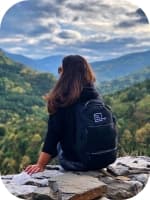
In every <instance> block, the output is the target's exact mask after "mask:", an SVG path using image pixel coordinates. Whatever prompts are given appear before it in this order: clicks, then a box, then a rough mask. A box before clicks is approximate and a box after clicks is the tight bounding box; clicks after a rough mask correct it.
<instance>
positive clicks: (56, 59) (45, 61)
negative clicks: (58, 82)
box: [5, 52, 63, 76]
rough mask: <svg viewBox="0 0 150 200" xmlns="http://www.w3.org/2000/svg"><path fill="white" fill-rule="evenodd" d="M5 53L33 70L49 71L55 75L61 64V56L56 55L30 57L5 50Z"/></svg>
mask: <svg viewBox="0 0 150 200" xmlns="http://www.w3.org/2000/svg"><path fill="white" fill-rule="evenodd" d="M5 53H6V55H7V56H8V57H9V58H11V59H13V60H15V61H16V62H20V63H23V64H24V65H27V66H29V67H31V68H32V69H34V70H38V71H40V72H49V73H52V74H54V75H55V76H57V70H58V67H59V66H60V65H61V62H62V58H63V56H61V55H56V56H49V57H45V58H41V59H32V58H28V57H26V56H22V55H19V54H12V53H8V52H5Z"/></svg>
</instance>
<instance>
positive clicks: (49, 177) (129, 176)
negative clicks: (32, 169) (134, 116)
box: [1, 156, 150, 200]
mask: <svg viewBox="0 0 150 200" xmlns="http://www.w3.org/2000/svg"><path fill="white" fill-rule="evenodd" d="M149 174H150V157H145V156H138V157H129V156H128V157H120V158H118V159H117V160H116V162H115V163H113V164H112V165H110V166H109V167H108V168H107V169H102V170H97V171H88V172H66V171H64V170H63V169H62V168H61V167H60V166H52V165H48V166H47V167H46V170H45V171H44V172H40V173H36V174H33V175H32V176H31V178H30V179H28V180H27V181H26V182H25V183H24V184H22V185H17V184H14V182H13V181H12V180H13V177H14V175H6V176H2V177H1V178H2V181H3V183H4V184H5V186H6V188H7V189H8V190H9V191H10V192H11V193H12V194H14V195H15V196H17V197H20V198H22V199H27V200H94V199H95V200H96V199H97V200H121V199H128V198H131V197H133V196H135V195H136V194H137V193H139V192H140V191H141V190H142V189H143V188H144V186H145V185H146V183H147V181H148V178H149Z"/></svg>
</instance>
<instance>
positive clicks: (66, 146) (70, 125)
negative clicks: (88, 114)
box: [42, 85, 101, 161]
mask: <svg viewBox="0 0 150 200" xmlns="http://www.w3.org/2000/svg"><path fill="white" fill-rule="evenodd" d="M91 99H101V97H100V95H99V94H98V92H97V91H96V89H95V87H94V86H93V85H89V86H88V87H85V88H83V91H82V92H81V95H80V98H79V101H80V102H87V101H88V100H91ZM75 104H76V103H74V104H72V105H71V106H68V107H65V108H60V109H58V110H57V112H56V113H55V114H52V115H49V119H48V130H47V135H46V138H45V142H44V145H43V149H42V151H43V152H46V153H48V154H50V155H51V156H52V158H54V157H56V156H57V154H58V152H57V145H58V144H60V145H61V148H62V150H63V154H64V156H65V157H66V158H67V159H68V160H70V161H78V157H77V155H76V152H75V133H76V127H75V124H76V122H75V120H76V119H75V112H74V109H75Z"/></svg>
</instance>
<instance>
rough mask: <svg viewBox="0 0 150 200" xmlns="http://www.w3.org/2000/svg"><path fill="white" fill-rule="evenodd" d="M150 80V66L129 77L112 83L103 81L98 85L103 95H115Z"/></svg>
mask: <svg viewBox="0 0 150 200" xmlns="http://www.w3.org/2000/svg"><path fill="white" fill-rule="evenodd" d="M149 79H150V66H148V67H144V68H142V69H140V70H138V71H136V72H134V73H132V74H130V75H128V76H123V77H121V78H117V79H114V80H111V81H102V82H101V83H99V84H97V87H98V88H100V92H101V93H102V94H113V93H115V92H117V91H120V90H123V89H125V88H127V87H131V86H132V85H134V84H136V83H140V82H143V81H144V80H149Z"/></svg>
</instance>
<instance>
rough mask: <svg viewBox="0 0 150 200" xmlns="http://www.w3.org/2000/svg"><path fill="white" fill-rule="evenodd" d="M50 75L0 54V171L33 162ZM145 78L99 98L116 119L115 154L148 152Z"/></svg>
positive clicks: (149, 85) (149, 88)
mask: <svg viewBox="0 0 150 200" xmlns="http://www.w3.org/2000/svg"><path fill="white" fill-rule="evenodd" d="M54 82H55V78H54V77H53V76H52V75H51V74H46V73H39V72H36V71H33V70H31V69H29V68H26V67H25V66H24V65H22V64H19V63H16V62H14V61H12V60H10V59H9V58H7V57H6V56H5V55H4V53H3V52H0V95H1V101H0V116H1V118H0V163H1V165H0V171H1V172H2V173H3V174H8V173H17V172H19V170H21V169H22V168H23V167H24V166H25V165H27V164H29V163H34V162H36V159H37V155H38V152H39V150H40V147H41V145H42V142H43V139H44V137H45V133H46V130H47V116H48V115H47V110H46V103H45V101H44V100H43V98H42V96H43V95H44V94H45V93H47V92H48V91H49V89H50V88H51V87H52V86H53V84H54ZM149 94H150V81H149V80H146V81H144V82H142V83H140V84H137V85H134V86H132V87H130V88H127V89H124V90H123V91H120V92H117V93H115V94H113V95H112V94H111V95H107V96H105V97H104V99H105V102H106V103H107V104H109V105H110V106H111V107H112V109H113V111H114V113H115V115H116V117H117V123H118V129H119V154H120V155H127V154H132V155H148V156H150V137H149V132H150V124H149V123H148V122H149V116H150V104H149V102H150V95H149Z"/></svg>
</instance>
